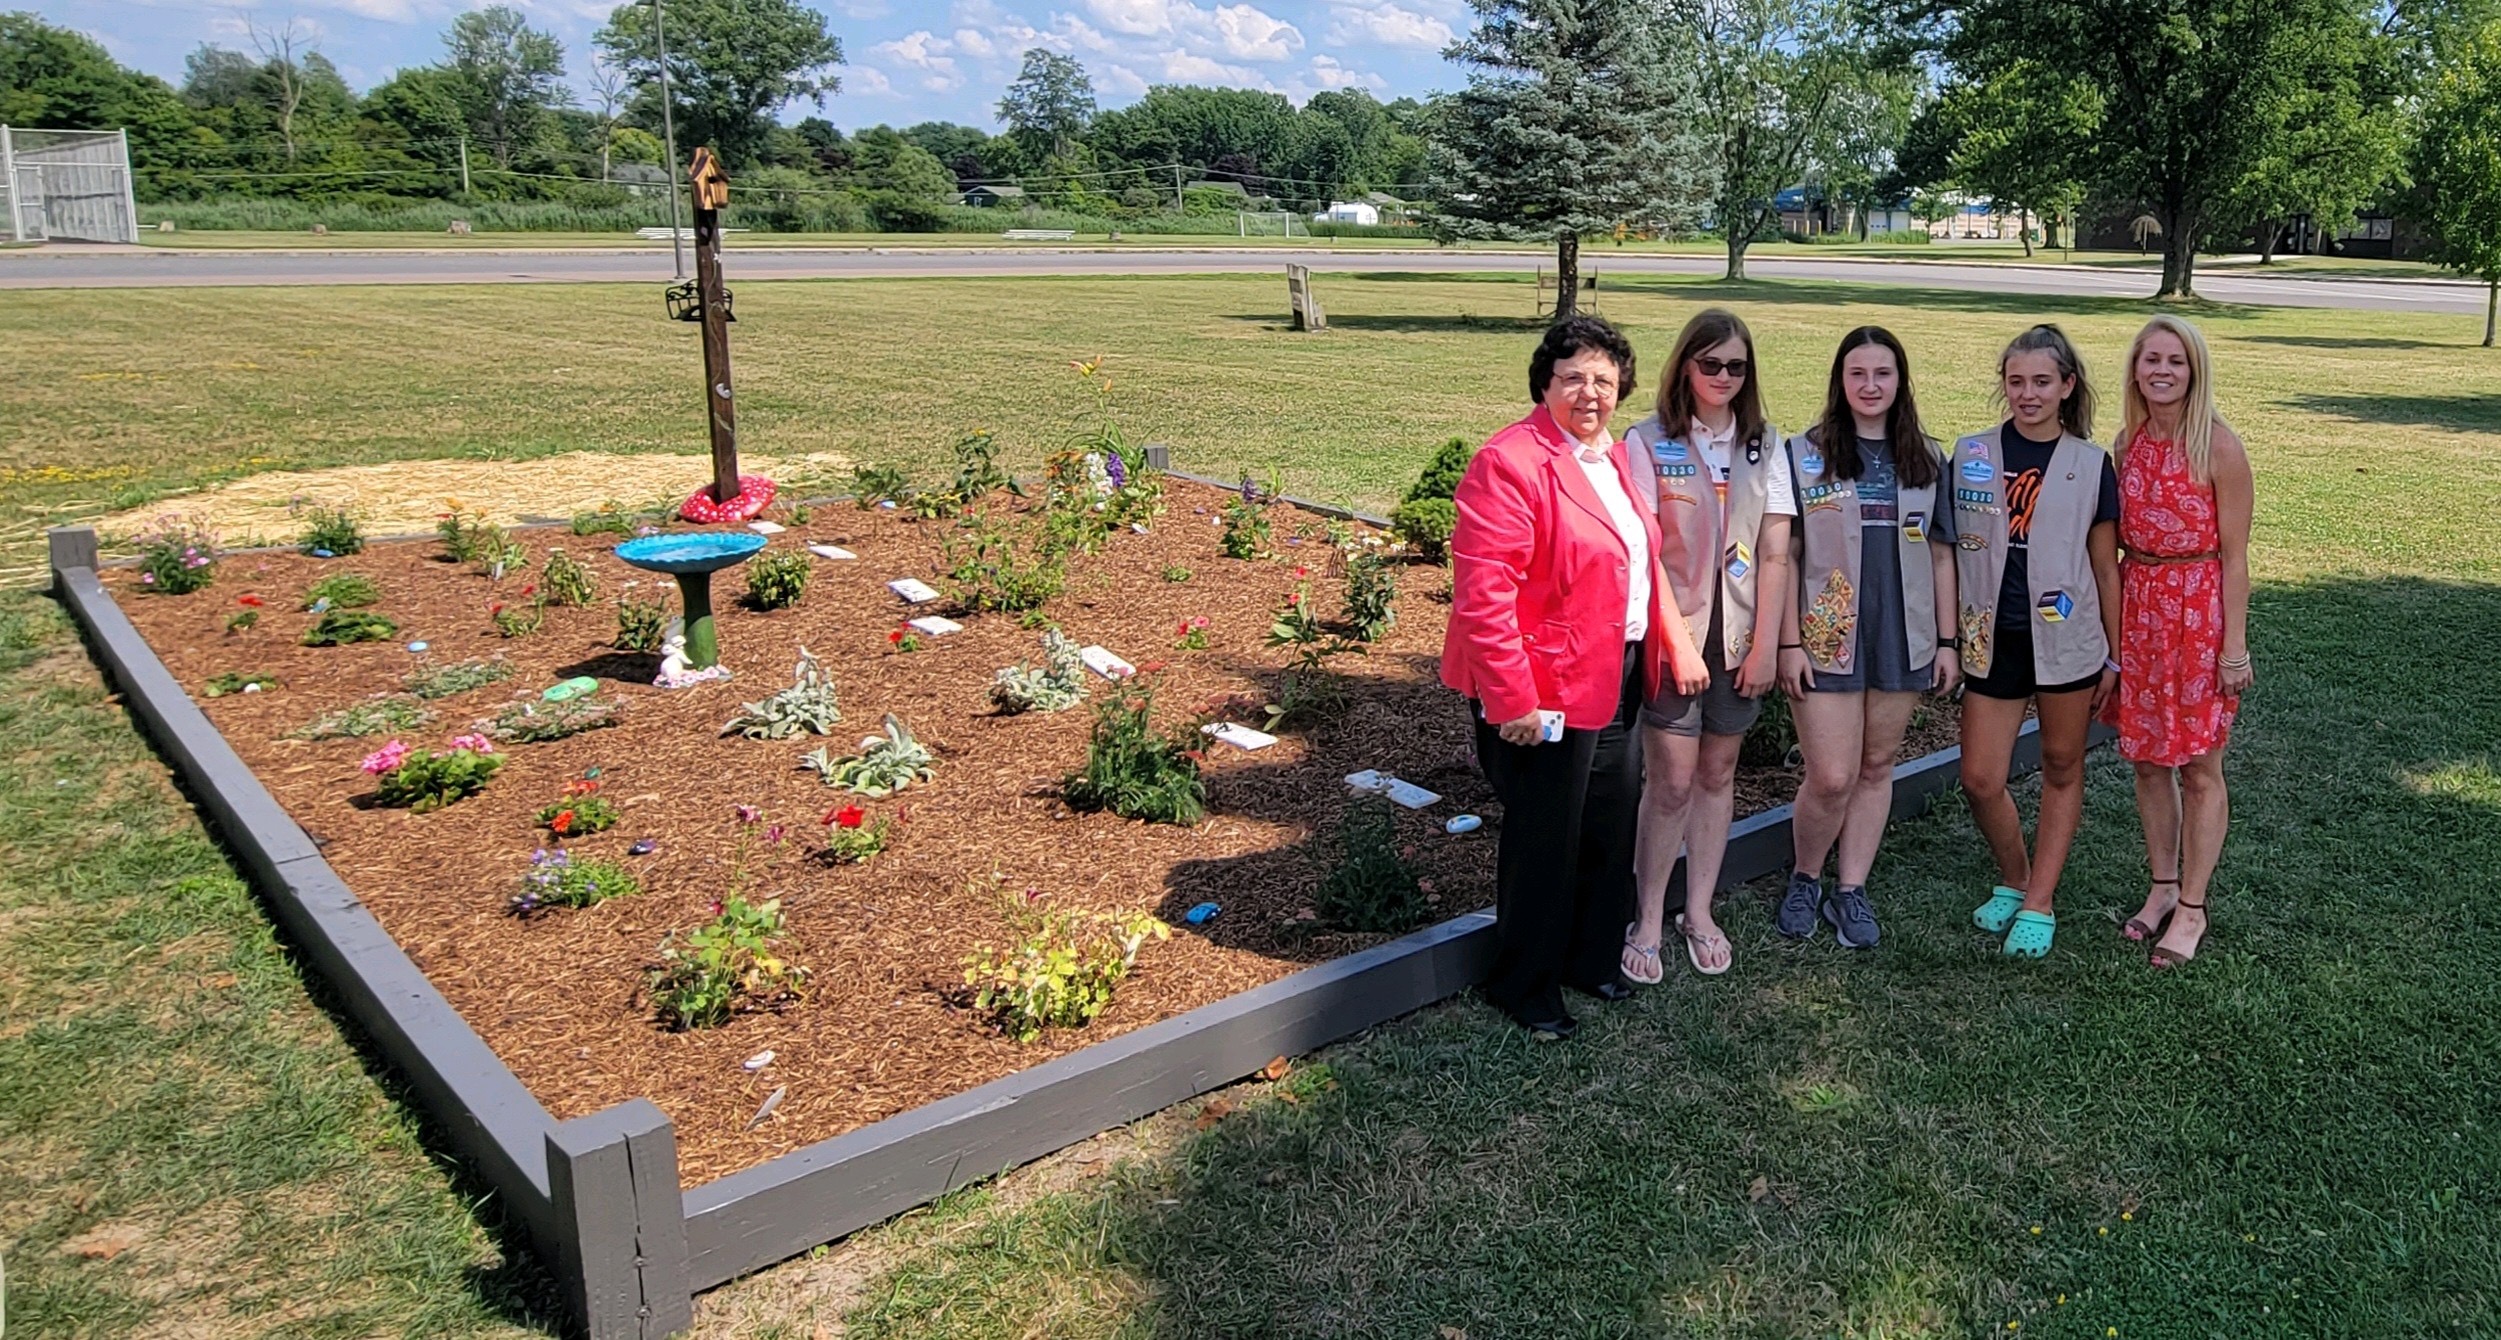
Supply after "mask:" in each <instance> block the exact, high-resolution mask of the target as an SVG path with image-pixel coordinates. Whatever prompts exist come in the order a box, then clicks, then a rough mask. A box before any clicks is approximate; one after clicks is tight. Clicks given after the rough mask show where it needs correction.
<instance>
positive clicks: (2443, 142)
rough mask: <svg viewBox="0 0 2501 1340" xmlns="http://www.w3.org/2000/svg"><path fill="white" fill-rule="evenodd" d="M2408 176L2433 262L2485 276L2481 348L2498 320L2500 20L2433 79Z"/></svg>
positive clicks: (2500, 271) (2500, 254)
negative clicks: (2423, 196)
mask: <svg viewBox="0 0 2501 1340" xmlns="http://www.w3.org/2000/svg"><path fill="white" fill-rule="evenodd" d="M2416 155H2417V164H2418V166H2417V168H2416V171H2415V176H2416V178H2417V179H2418V180H2420V181H2421V182H2422V184H2423V186H2424V187H2425V189H2426V193H2427V194H2428V195H2429V196H2430V199H2431V207H2432V226H2433V227H2434V228H2435V229H2437V230H2438V232H2439V234H2440V261H2441V263H2442V264H2444V265H2446V266H2448V267H2449V268H2450V269H2453V270H2457V271H2460V272H2463V273H2466V274H2471V275H2474V276H2476V277H2477V278H2479V279H2481V280H2483V281H2484V347H2485V348H2487V349H2489V348H2491V347H2492V344H2493V336H2494V326H2495V323H2496V320H2501V23H2495V24H2490V25H2487V26H2486V27H2485V28H2484V30H2483V31H2482V32H2481V33H2480V34H2478V35H2477V36H2476V38H2475V39H2474V40H2473V41H2472V42H2469V43H2466V44H2464V45H2463V46H2462V48H2461V49H2460V50H2459V52H2458V54H2457V57H2456V59H2455V60H2454V61H2453V62H2452V63H2451V64H2450V65H2449V66H2448V67H2447V68H2446V69H2444V70H2442V71H2441V72H2440V74H2439V76H2438V77H2437V78H2435V79H2434V80H2433V81H2432V88H2431V96H2430V98H2429V99H2428V100H2427V102H2426V103H2425V105H2424V107H2423V128H2422V134H2421V136H2420V138H2419V139H2418V140H2417V148H2416Z"/></svg>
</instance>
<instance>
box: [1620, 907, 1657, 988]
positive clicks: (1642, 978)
mask: <svg viewBox="0 0 2501 1340" xmlns="http://www.w3.org/2000/svg"><path fill="white" fill-rule="evenodd" d="M1639 925H1640V923H1639V922H1632V921H1628V922H1625V923H1624V947H1625V948H1626V949H1629V950H1631V951H1633V957H1635V958H1637V959H1639V960H1640V961H1641V964H1642V971H1641V972H1634V971H1633V970H1632V969H1630V968H1626V969H1625V970H1624V980H1626V981H1628V982H1632V983H1635V984H1637V985H1640V986H1657V985H1658V984H1659V983H1660V982H1663V981H1665V980H1667V969H1666V967H1665V966H1663V965H1661V964H1660V962H1659V947H1658V946H1657V945H1642V944H1636V943H1634V941H1633V931H1634V929H1635V928H1636V927H1637V926H1639Z"/></svg>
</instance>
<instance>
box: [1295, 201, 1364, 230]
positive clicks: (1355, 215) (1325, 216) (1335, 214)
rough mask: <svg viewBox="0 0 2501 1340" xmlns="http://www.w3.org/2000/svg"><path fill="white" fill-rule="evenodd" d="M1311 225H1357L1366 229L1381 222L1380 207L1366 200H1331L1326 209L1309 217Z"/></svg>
mask: <svg viewBox="0 0 2501 1340" xmlns="http://www.w3.org/2000/svg"><path fill="white" fill-rule="evenodd" d="M1311 221H1312V222H1313V223H1357V224H1362V225H1363V226H1365V227H1367V228H1371V227H1378V226H1379V225H1380V222H1381V209H1380V206H1378V205H1375V204H1373V203H1371V202H1370V201H1368V200H1332V201H1330V202H1329V207H1328V208H1327V209H1324V210H1321V211H1320V212H1319V213H1317V214H1314V215H1312V216H1311Z"/></svg>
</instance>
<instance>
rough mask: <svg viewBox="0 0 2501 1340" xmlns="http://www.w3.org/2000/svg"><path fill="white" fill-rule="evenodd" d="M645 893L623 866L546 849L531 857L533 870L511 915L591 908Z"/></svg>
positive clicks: (524, 878) (524, 877) (516, 896)
mask: <svg viewBox="0 0 2501 1340" xmlns="http://www.w3.org/2000/svg"><path fill="white" fill-rule="evenodd" d="M642 891H643V886H642V884H641V883H640V882H638V881H637V880H636V879H635V878H634V872H633V871H631V870H628V869H626V868H625V867H624V865H622V864H620V863H619V862H616V861H610V860H603V859H601V858H599V857H596V856H585V857H579V858H577V857H575V856H574V854H573V853H571V852H569V851H565V850H564V849H562V848H558V849H556V850H554V851H548V850H546V849H544V848H542V849H540V850H538V851H534V852H532V853H530V868H529V871H528V873H526V874H524V875H522V876H521V892H519V893H517V894H514V895H513V897H512V903H511V911H512V914H513V915H514V916H519V917H526V916H529V915H531V914H533V913H536V912H539V911H542V910H544V909H546V908H550V907H591V906H594V905H596V904H599V903H604V902H606V901H608V900H609V899H611V898H626V897H631V896H632V895H634V894H637V893H641V892H642Z"/></svg>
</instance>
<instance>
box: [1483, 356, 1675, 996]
mask: <svg viewBox="0 0 2501 1340" xmlns="http://www.w3.org/2000/svg"><path fill="white" fill-rule="evenodd" d="M1633 384H1634V383H1633V348H1632V345H1631V343H1630V342H1629V341H1627V340H1626V339H1625V338H1624V337H1623V336H1622V335H1621V334H1619V333H1617V332H1616V330H1615V328H1614V327H1612V326H1610V325H1608V324H1607V323H1606V322H1604V321H1601V320H1598V319H1597V318H1595V317H1587V316H1580V317H1572V318H1570V319H1568V320H1565V321H1562V322H1558V323H1557V324H1556V325H1555V326H1554V327H1553V328H1552V329H1551V330H1548V331H1547V332H1546V337H1545V339H1544V341H1543V342H1541V343H1540V344H1539V345H1538V346H1537V352H1536V354H1535V355H1534V356H1533V357H1532V358H1531V359H1530V361H1529V370H1528V391H1529V398H1530V399H1531V400H1533V401H1535V402H1536V403H1537V406H1538V408H1537V411H1536V412H1535V413H1533V414H1531V415H1529V416H1528V417H1527V418H1525V419H1522V420H1520V421H1519V422H1518V423H1515V424H1513V425H1511V426H1510V427H1508V428H1505V429H1503V430H1502V431H1501V432H1499V433H1496V434H1494V436H1493V438H1492V440H1490V441H1488V442H1487V443H1486V444H1485V446H1484V447H1483V449H1482V450H1480V451H1478V452H1477V453H1476V458H1475V460H1474V461H1472V462H1470V463H1469V465H1468V471H1467V475H1466V477H1465V478H1463V479H1462V480H1461V481H1460V483H1459V491H1458V499H1457V502H1458V511H1459V522H1458V530H1457V531H1456V532H1455V533H1454V534H1453V535H1452V536H1451V543H1450V551H1451V610H1450V629H1449V632H1448V633H1447V634H1446V636H1445V637H1444V639H1443V642H1442V682H1443V683H1445V684H1448V685H1449V686H1450V687H1452V688H1454V689H1457V690H1458V691H1459V692H1461V693H1464V694H1466V695H1467V696H1468V699H1469V709H1470V711H1471V712H1472V713H1473V714H1474V716H1475V718H1476V752H1477V757H1478V759H1479V760H1480V761H1481V762H1482V764H1483V766H1484V768H1485V776H1486V779H1487V780H1488V781H1490V782H1492V783H1493V787H1494V793H1495V794H1496V795H1497V796H1499V797H1500V798H1501V800H1502V812H1503V821H1502V846H1501V851H1500V854H1499V856H1498V857H1497V869H1496V874H1495V888H1496V904H1495V923H1494V942H1495V949H1494V966H1493V971H1492V972H1491V973H1490V974H1489V975H1488V976H1487V977H1486V979H1485V982H1484V985H1483V987H1482V988H1481V989H1482V991H1483V993H1484V996H1485V998H1486V1000H1487V1001H1489V1002H1491V1003H1492V1004H1493V1005H1495V1006H1496V1007H1498V1008H1500V1009H1501V1010H1503V1011H1504V1012H1506V1013H1508V1014H1509V1015H1510V1016H1511V1017H1512V1018H1513V1019H1515V1020H1517V1021H1518V1022H1519V1023H1520V1024H1521V1025H1523V1026H1524V1027H1526V1028H1528V1029H1530V1030H1532V1031H1533V1032H1536V1033H1538V1034H1540V1035H1545V1036H1552V1037H1569V1036H1571V1034H1572V1033H1573V1032H1574V1030H1575V1029H1577V1028H1578V1027H1579V1025H1578V1024H1577V1022H1576V1021H1574V1020H1573V1018H1572V1016H1571V1015H1570V1014H1569V1013H1567V1012H1566V1011H1565V1009H1564V1007H1563V993H1562V988H1563V987H1566V986H1569V987H1573V988H1575V989H1577V990H1581V991H1585V992H1587V993H1589V994H1590V995H1593V996H1596V997H1598V998H1599V999H1601V1000H1620V999H1622V998H1623V997H1625V996H1627V995H1629V994H1631V987H1630V986H1629V985H1627V984H1626V983H1625V981H1624V978H1623V971H1622V967H1621V953H1620V950H1621V949H1622V946H1623V940H1624V923H1625V921H1626V920H1627V919H1628V917H1629V914H1630V912H1631V909H1632V905H1633V834H1634V826H1635V820H1636V817H1637V815H1638V813H1639V809H1640V801H1641V749H1640V746H1639V744H1638V742H1637V736H1636V733H1635V724H1636V722H1637V721H1638V720H1639V717H1638V713H1639V711H1640V708H1641V704H1642V703H1643V702H1644V701H1645V700H1647V699H1648V698H1649V697H1651V696H1652V695H1653V694H1655V693H1656V692H1657V691H1658V688H1659V683H1660V680H1661V678H1662V676H1665V677H1668V678H1672V679H1673V680H1674V681H1675V683H1676V685H1677V687H1678V689H1679V690H1680V691H1683V692H1688V693H1695V692H1700V691H1701V689H1702V688H1703V686H1704V685H1705V684H1706V683H1707V682H1708V679H1709V671H1708V670H1707V669H1706V668H1705V666H1704V664H1703V661H1702V656H1701V653H1700V652H1698V651H1697V650H1696V649H1695V648H1694V646H1693V638H1692V635H1691V634H1690V633H1689V632H1687V631H1686V628H1685V621H1684V620H1683V618H1682V617H1680V616H1679V615H1678V613H1677V611H1676V600H1675V596H1674V594H1673V593H1672V592H1671V591H1669V589H1668V586H1667V582H1666V580H1665V579H1664V577H1663V576H1662V574H1661V571H1660V568H1659V561H1658V551H1659V524H1658V518H1657V516H1656V514H1655V513H1654V512H1653V511H1652V510H1651V509H1649V508H1645V507H1642V506H1639V505H1638V504H1636V503H1635V502H1634V501H1633V500H1634V499H1635V498H1640V497H1644V496H1646V494H1645V493H1644V492H1643V491H1642V487H1641V486H1639V485H1637V484H1636V482H1635V479H1634V476H1633V474H1632V470H1631V467H1630V464H1629V463H1628V461H1627V459H1626V457H1625V452H1624V447H1623V445H1622V444H1621V443H1619V442H1617V441H1616V440H1615V436H1614V434H1613V433H1611V432H1610V431H1608V427H1607V425H1608V424H1609V423H1610V422H1611V421H1612V420H1613V419H1614V417H1615V406H1616V402H1617V400H1618V399H1620V398H1621V397H1623V396H1625V395H1627V394H1630V393H1631V391H1632V389H1633Z"/></svg>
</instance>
